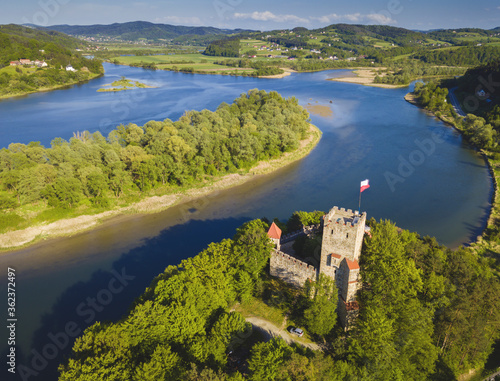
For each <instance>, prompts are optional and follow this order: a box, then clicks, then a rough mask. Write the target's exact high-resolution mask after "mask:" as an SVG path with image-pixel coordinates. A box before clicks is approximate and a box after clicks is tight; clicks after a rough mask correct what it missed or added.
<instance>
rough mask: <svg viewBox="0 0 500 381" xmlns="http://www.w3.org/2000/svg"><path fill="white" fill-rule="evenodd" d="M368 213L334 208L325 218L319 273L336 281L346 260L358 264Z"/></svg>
mask: <svg viewBox="0 0 500 381" xmlns="http://www.w3.org/2000/svg"><path fill="white" fill-rule="evenodd" d="M365 223H366V213H363V214H361V215H360V214H358V212H357V211H356V212H353V211H352V210H351V209H347V210H346V209H344V208H341V209H339V208H338V207H336V206H335V207H333V209H332V210H330V212H329V213H328V214H326V215H325V216H324V217H323V243H322V245H321V261H320V268H319V271H320V272H321V273H324V274H326V275H328V276H330V277H332V278H334V279H336V273H337V271H338V269H339V268H340V263H341V262H342V260H343V259H344V258H346V259H348V260H350V261H355V262H358V260H359V256H360V254H361V246H362V245H363V235H364V233H365Z"/></svg>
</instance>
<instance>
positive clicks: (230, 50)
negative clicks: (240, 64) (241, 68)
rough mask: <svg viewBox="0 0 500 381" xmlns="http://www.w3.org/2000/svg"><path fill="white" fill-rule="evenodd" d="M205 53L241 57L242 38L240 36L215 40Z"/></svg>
mask: <svg viewBox="0 0 500 381" xmlns="http://www.w3.org/2000/svg"><path fill="white" fill-rule="evenodd" d="M203 54H205V55H207V56H217V57H239V56H240V40H239V39H238V38H228V39H223V40H217V41H214V42H212V43H211V44H210V45H208V46H207V48H206V49H205V51H204V52H203Z"/></svg>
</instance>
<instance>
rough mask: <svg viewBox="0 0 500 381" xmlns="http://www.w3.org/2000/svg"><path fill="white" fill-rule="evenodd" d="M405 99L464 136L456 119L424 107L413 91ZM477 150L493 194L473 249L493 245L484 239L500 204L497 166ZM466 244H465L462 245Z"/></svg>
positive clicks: (472, 239)
mask: <svg viewBox="0 0 500 381" xmlns="http://www.w3.org/2000/svg"><path fill="white" fill-rule="evenodd" d="M404 100H405V101H406V102H408V103H410V104H412V105H414V106H416V107H418V108H419V109H421V110H422V111H423V112H425V113H426V114H427V115H429V116H432V117H434V118H436V119H439V120H440V121H441V122H443V123H444V124H446V125H448V126H450V127H453V128H454V129H455V130H456V131H457V132H459V133H460V135H462V136H463V131H461V130H460V129H459V128H458V127H457V126H456V125H455V123H454V120H453V119H449V118H447V117H446V116H444V115H442V114H440V115H436V114H435V113H434V112H432V111H430V110H427V109H425V108H424V107H422V106H420V105H419V104H418V103H417V101H416V99H415V96H414V95H413V93H411V92H410V93H407V94H406V95H405V96H404ZM476 152H477V153H478V154H480V155H481V156H482V157H483V159H484V161H485V164H486V167H487V168H488V173H489V175H490V179H491V192H490V193H491V196H490V206H489V210H488V213H487V216H485V219H484V227H483V228H482V229H481V232H480V234H479V235H477V236H475V237H472V238H471V240H470V241H469V242H468V243H467V246H468V247H470V248H473V249H478V246H481V245H491V244H490V242H489V241H485V240H484V233H485V232H486V230H487V229H488V228H489V227H490V226H492V225H494V221H495V218H496V217H495V215H496V213H495V211H496V209H497V208H498V205H499V202H498V200H497V198H498V196H499V194H500V193H499V191H500V190H499V188H498V184H499V181H498V180H499V179H498V178H497V175H496V173H495V167H494V163H493V162H492V160H491V159H490V156H489V155H488V153H487V152H486V151H484V150H476ZM462 246H464V245H462Z"/></svg>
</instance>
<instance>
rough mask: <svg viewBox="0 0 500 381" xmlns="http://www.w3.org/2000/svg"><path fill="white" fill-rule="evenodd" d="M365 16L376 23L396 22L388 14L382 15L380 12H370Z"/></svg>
mask: <svg viewBox="0 0 500 381" xmlns="http://www.w3.org/2000/svg"><path fill="white" fill-rule="evenodd" d="M365 17H366V19H367V20H369V21H371V22H374V23H376V24H384V25H385V24H396V20H393V19H391V17H390V16H386V15H383V14H382V13H371V14H369V15H366V16H365Z"/></svg>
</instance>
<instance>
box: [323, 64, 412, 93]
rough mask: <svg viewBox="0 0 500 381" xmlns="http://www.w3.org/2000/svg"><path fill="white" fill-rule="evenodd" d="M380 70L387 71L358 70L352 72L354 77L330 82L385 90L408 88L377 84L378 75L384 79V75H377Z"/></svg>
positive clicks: (335, 79) (331, 79)
mask: <svg viewBox="0 0 500 381" xmlns="http://www.w3.org/2000/svg"><path fill="white" fill-rule="evenodd" d="M378 70H386V68H385V67H377V68H372V69H367V68H358V69H356V70H353V71H352V74H353V75H349V76H346V77H337V78H328V80H329V81H335V82H345V83H355V84H357V85H365V86H373V87H382V88H384V89H396V88H399V87H406V86H400V85H387V84H385V83H375V82H374V81H375V77H376V76H377V75H378V76H380V77H383V76H384V75H385V74H384V73H380V74H379V73H377V71H378Z"/></svg>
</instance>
